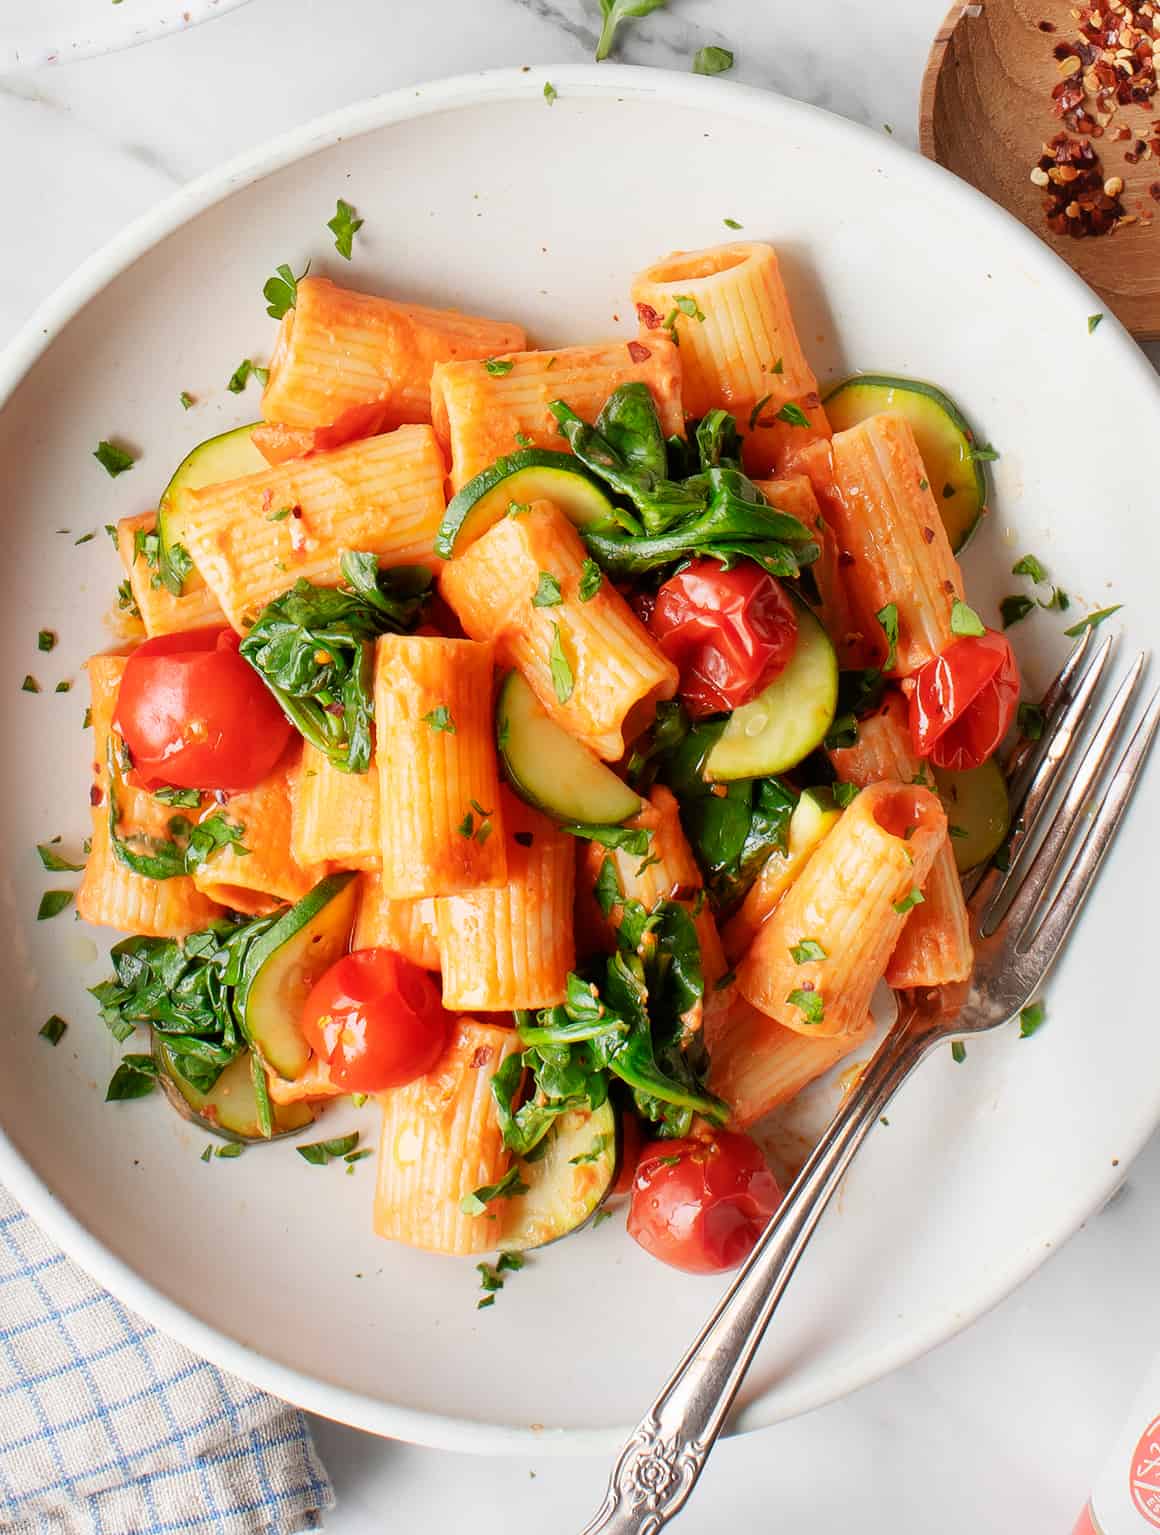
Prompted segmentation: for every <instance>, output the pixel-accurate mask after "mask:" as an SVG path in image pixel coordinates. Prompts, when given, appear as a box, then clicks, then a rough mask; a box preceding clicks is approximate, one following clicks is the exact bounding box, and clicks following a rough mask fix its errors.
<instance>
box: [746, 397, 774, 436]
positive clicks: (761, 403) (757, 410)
mask: <svg viewBox="0 0 1160 1535" xmlns="http://www.w3.org/2000/svg"><path fill="white" fill-rule="evenodd" d="M772 399H773V396H772V395H771V394H763V395H762V396H761V399H760V400H758V402H757V404H756V405H755V406H754V407H753V409H752V410H751V411H750V412H749V430H750V431H751V432H752V431H755V430H756V428H757V422H758V418H759V417H760V415H761V412H762V411H763V410H764V409H765V407H766V406H767V405H768V404H769V402H770V400H772Z"/></svg>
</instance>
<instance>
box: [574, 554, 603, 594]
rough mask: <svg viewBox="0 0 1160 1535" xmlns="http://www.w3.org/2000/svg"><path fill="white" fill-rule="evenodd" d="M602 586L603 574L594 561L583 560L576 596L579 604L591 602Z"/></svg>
mask: <svg viewBox="0 0 1160 1535" xmlns="http://www.w3.org/2000/svg"><path fill="white" fill-rule="evenodd" d="M603 585H604V572H603V571H602V570H601V568H600V566H599V565H598V564H597V563H596V561H595V560H591V559H588V560H585V561H584V563H583V565H581V567H580V585H579V588H578V594H579V597H580V601H581V602H591V601H592V599H593V597H595V596H596V593H597V592H598V591H599V590H600V588H601V587H602V586H603Z"/></svg>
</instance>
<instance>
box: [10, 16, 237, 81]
mask: <svg viewBox="0 0 1160 1535" xmlns="http://www.w3.org/2000/svg"><path fill="white" fill-rule="evenodd" d="M247 3H248V0H181V3H179V0H153V9H152V11H151V13H150V14H149V15H148V16H142V15H140V14H139V13H128V14H126V15H125V16H124V17H122V16H120V15H119V13H118V12H116V11H113V12H112V13H111V14H107V15H105V16H104V25H103V26H99V27H94V26H93V24H92V22H88V23H81V22H79V21H74V22H70V23H66V24H65V26H66V29H67V30H68V31H72V30H73V29H74V28H80V27H82V26H87V27H88V28H89V30H84V31H80V33H79V35H78V36H74V37H65V36H64V35H63V33H62V32H61V31H59V30H57V29H54V28H44V29H37V30H36V31H33V32H30V33H28V34H27V36H26V37H25V38H24V39H9V40H5V39H4V38H0V74H3V73H4V72H5V71H6V70H20V71H22V72H23V71H24V70H31V69H44V68H55V67H57V66H58V65H61V64H75V63H79V62H80V61H81V60H82V59H93V58H99V57H101V56H102V55H104V54H107V53H121V52H124V50H125V49H127V48H136V47H139V46H140V44H142V43H155V42H158V41H160V39H161V38H163V37H170V36H172V35H173V34H174V33H175V32H185V31H188V30H189V28H190V27H196V26H199V25H200V24H201V23H202V22H203V21H215V20H216V19H217V18H218V17H219V16H228V15H229V13H230V12H231V11H236V10H237V9H238V8H239V7H240V6H243V5H246V4H247Z"/></svg>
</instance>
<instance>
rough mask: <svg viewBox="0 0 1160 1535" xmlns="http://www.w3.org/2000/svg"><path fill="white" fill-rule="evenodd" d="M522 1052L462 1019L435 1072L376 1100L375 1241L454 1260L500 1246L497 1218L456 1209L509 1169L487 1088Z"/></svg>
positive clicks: (495, 1032) (506, 1034)
mask: <svg viewBox="0 0 1160 1535" xmlns="http://www.w3.org/2000/svg"><path fill="white" fill-rule="evenodd" d="M519 1047H520V1046H519V1040H518V1038H517V1037H516V1033H515V1030H514V1029H508V1028H501V1027H500V1026H499V1025H498V1024H493V1023H477V1022H476V1021H475V1020H474V1019H472V1018H460V1019H458V1020H457V1021H456V1024H455V1028H454V1032H453V1033H452V1036H451V1039H450V1041H449V1043H448V1046H447V1049H446V1050H445V1052H444V1053H443V1055H442V1057H441V1058H440V1060H439V1062H438V1064H437V1065H436V1066H435V1067H434V1069H433V1070H432V1071H430V1072H428V1074H427V1075H426V1076H425V1077H418V1078H416V1080H415V1081H414V1082H409V1083H408V1084H407V1085H406V1087H396V1088H395V1089H393V1091H391V1092H388V1093H380V1094H379V1100H378V1101H379V1103H380V1105H381V1106H382V1110H383V1125H382V1133H381V1134H380V1136H379V1160H378V1176H377V1181H376V1185H375V1204H374V1229H375V1233H376V1235H378V1236H381V1237H388V1238H389V1239H390V1240H392V1241H395V1242H406V1243H407V1244H408V1246H410V1247H425V1248H427V1249H428V1250H429V1251H431V1252H437V1253H448V1254H451V1255H463V1254H466V1253H482V1252H486V1251H487V1250H488V1249H489V1248H493V1247H495V1246H496V1245H497V1234H498V1232H499V1229H500V1227H501V1225H502V1211H500V1210H498V1209H497V1208H491V1207H489V1208H488V1209H486V1210H485V1211H484V1213H483V1214H482V1215H467V1214H465V1213H464V1211H463V1210H462V1208H461V1205H460V1201H461V1200H462V1199H463V1198H464V1196H465V1195H467V1194H473V1193H474V1192H475V1190H476V1189H478V1188H482V1187H483V1186H484V1185H486V1184H492V1183H498V1182H499V1181H500V1179H501V1178H502V1177H503V1176H504V1174H505V1173H506V1172H507V1170H508V1167H509V1165H510V1163H511V1154H510V1152H508V1151H507V1149H506V1148H505V1147H504V1144H503V1137H502V1136H501V1134H500V1129H499V1124H498V1123H497V1120H496V1107H495V1099H494V1098H493V1097H492V1093H491V1079H492V1077H493V1076H494V1075H495V1073H496V1072H497V1071H498V1070H499V1068H500V1066H502V1065H503V1063H504V1061H505V1060H506V1058H507V1057H508V1056H509V1055H511V1053H512V1052H513V1051H514V1050H518V1049H519Z"/></svg>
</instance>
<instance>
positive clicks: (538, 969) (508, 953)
mask: <svg viewBox="0 0 1160 1535" xmlns="http://www.w3.org/2000/svg"><path fill="white" fill-rule="evenodd" d="M500 805H501V807H502V810H503V824H504V836H505V840H506V843H507V869H508V877H507V884H506V885H502V886H500V887H499V888H498V889H495V890H473V891H470V892H468V893H465V894H463V895H453V896H447V897H445V898H443V899H442V900H439V901H436V903H435V909H436V914H437V917H438V922H439V959H440V967H441V969H442V972H443V1005H444V1006H445V1007H449V1008H452V1009H458V1008H462V1009H468V1010H471V1011H473V1012H486V1013H499V1012H507V1011H508V1010H509V1009H511V1008H516V1007H551V1006H553V1005H554V1004H555V1003H557V1002H562V1001H563V1000H564V996H565V992H566V990H567V981H568V972H569V970H571V969H572V968H573V966H574V965H575V963H576V944H575V941H574V939H573V934H572V900H573V893H574V889H575V866H576V843H575V841H574V839H573V838H572V837H569V836H568V835H567V834H566V833H564V832H562V831H560V830H559V828H558V827H557V826H556V825H555V823H554V822H552V821H550V820H549V819H548V818H547V816H544V815H541V814H540V812H539V811H538V810H533V809H532V807H531V806H530V805H527V804H525V803H524V801H523V800H521V799H520V798H518V796H516V795H515V794H513V793H512V792H511V791H510V790H509V789H507V788H501V790H500Z"/></svg>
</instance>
